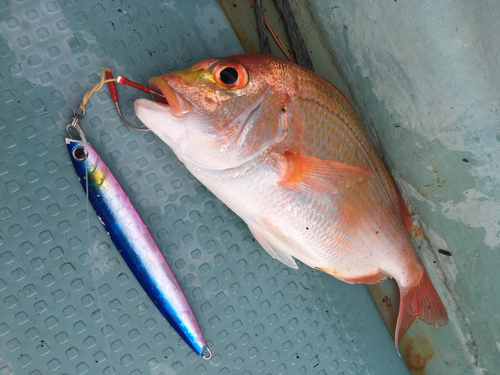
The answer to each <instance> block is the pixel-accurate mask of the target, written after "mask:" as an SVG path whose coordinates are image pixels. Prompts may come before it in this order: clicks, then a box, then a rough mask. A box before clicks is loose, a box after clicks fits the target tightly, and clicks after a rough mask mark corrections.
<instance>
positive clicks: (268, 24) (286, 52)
mask: <svg viewBox="0 0 500 375" xmlns="http://www.w3.org/2000/svg"><path fill="white" fill-rule="evenodd" d="M250 2H251V3H252V5H253V6H254V7H255V9H257V7H256V5H255V2H254V0H250ZM264 21H265V23H266V26H267V28H268V29H269V32H270V33H271V35H272V36H273V38H274V40H275V41H276V43H278V46H279V47H280V48H281V50H282V51H283V53H284V54H285V56H286V58H287V59H288V60H290V61H292V62H294V63H296V62H297V61H296V60H295V56H293V53H292V52H290V51H289V50H288V48H286V46H285V44H284V43H283V42H282V41H281V39H280V37H279V36H278V33H277V32H276V30H274V27H273V25H271V22H269V19H268V18H267V16H266V15H265V14H264ZM257 22H258V21H257ZM257 27H259V25H258V24H257ZM258 33H259V39H260V32H258ZM263 35H264V36H265V35H266V32H265V30H263ZM266 38H267V37H266ZM259 44H260V40H259Z"/></svg>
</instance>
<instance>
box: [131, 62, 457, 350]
mask: <svg viewBox="0 0 500 375" xmlns="http://www.w3.org/2000/svg"><path fill="white" fill-rule="evenodd" d="M149 85H150V86H151V87H152V88H153V89H154V90H156V91H158V92H160V91H161V93H162V94H163V95H164V96H165V99H166V101H158V102H155V101H151V100H147V99H138V100H136V101H135V103H134V109H135V112H136V115H137V117H138V118H139V119H140V120H141V121H142V122H143V123H144V124H145V125H146V126H147V127H148V128H149V129H151V130H152V131H153V132H154V133H155V134H156V135H157V136H158V137H159V138H160V139H162V140H163V141H164V142H165V143H166V144H167V145H168V146H169V147H170V148H171V149H172V150H173V152H174V153H175V154H176V155H177V157H178V158H179V159H180V160H181V161H182V162H183V163H184V165H185V166H186V168H187V169H188V170H189V171H190V172H191V173H192V174H193V175H194V176H195V177H196V178H197V179H198V180H199V181H200V182H201V183H203V184H204V185H205V186H206V187H207V188H208V189H209V190H211V191H212V192H213V193H214V194H215V195H216V196H217V197H218V198H219V199H220V200H221V201H222V202H224V203H225V204H226V205H227V206H228V207H229V208H230V209H231V210H233V211H234V212H235V213H236V214H237V215H239V216H240V217H241V218H242V219H243V220H244V221H245V222H246V224H247V225H248V227H249V229H250V231H251V232H252V234H253V236H254V237H255V239H256V240H257V241H258V242H259V243H260V244H261V245H262V247H263V248H264V249H265V250H266V251H267V252H268V253H269V254H270V255H271V257H273V258H275V259H278V260H280V261H281V262H283V263H284V264H286V265H288V266H290V267H292V268H297V264H296V262H295V259H298V260H299V261H301V262H303V263H304V264H306V265H308V266H310V267H312V268H315V269H318V270H321V271H324V272H326V273H328V274H330V275H332V276H334V277H336V278H337V279H339V280H342V281H344V282H347V283H352V284H357V283H363V284H373V283H378V282H380V281H382V280H385V279H387V278H390V277H392V278H394V279H395V280H396V282H397V284H398V287H399V291H400V297H401V298H400V304H399V313H398V319H397V323H396V327H395V338H394V341H395V345H396V348H398V346H399V342H400V341H401V339H402V337H403V335H404V334H405V333H406V331H407V330H408V329H409V327H410V325H411V324H412V323H413V321H414V320H415V318H416V317H419V318H420V319H421V320H423V321H424V322H426V323H427V324H430V325H435V326H444V325H446V324H447V322H448V314H447V311H446V307H445V306H444V304H443V302H442V301H441V299H440V297H439V295H438V293H437V292H436V290H435V288H434V286H433V284H432V281H431V279H430V277H429V275H428V273H427V271H426V269H425V267H424V265H423V263H422V261H421V260H420V258H419V256H418V255H417V253H416V251H415V249H414V247H413V245H412V242H411V237H410V236H411V231H412V219H411V216H410V214H409V211H408V208H407V206H406V203H405V201H404V199H403V197H402V195H401V193H400V191H399V190H398V187H397V185H396V183H395V181H394V180H393V178H392V177H391V175H390V173H389V171H388V169H387V168H386V166H385V165H384V163H383V161H382V159H381V157H380V155H379V154H378V153H377V151H376V149H375V147H374V146H373V143H372V142H371V140H370V138H369V137H368V134H367V132H366V130H365V128H364V126H363V124H362V122H361V120H360V119H359V117H358V116H357V114H356V111H355V109H354V108H353V106H352V105H351V104H350V103H349V101H348V100H347V97H346V96H345V95H344V94H343V93H342V92H341V91H340V90H339V89H337V88H336V87H335V86H334V85H332V84H331V83H330V82H328V81H327V80H326V79H323V78H322V77H320V76H318V75H316V74H315V73H313V72H311V71H309V70H306V69H304V68H302V67H300V66H298V65H296V64H294V63H292V62H288V61H286V60H282V59H280V58H277V57H273V56H270V55H266V54H254V55H236V56H230V57H226V58H212V59H206V60H203V61H200V62H198V63H196V64H195V65H193V66H192V67H190V68H188V69H185V70H182V71H177V72H172V73H169V74H165V75H161V76H158V77H153V78H151V79H150V80H149Z"/></svg>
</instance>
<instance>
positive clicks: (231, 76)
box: [219, 67, 238, 85]
mask: <svg viewBox="0 0 500 375" xmlns="http://www.w3.org/2000/svg"><path fill="white" fill-rule="evenodd" d="M219 74H220V80H221V81H222V82H224V83H225V84H226V85H232V84H233V83H235V82H236V81H237V80H238V72H237V71H236V69H234V68H230V67H229V68H224V69H222V70H221V71H220V73H219Z"/></svg>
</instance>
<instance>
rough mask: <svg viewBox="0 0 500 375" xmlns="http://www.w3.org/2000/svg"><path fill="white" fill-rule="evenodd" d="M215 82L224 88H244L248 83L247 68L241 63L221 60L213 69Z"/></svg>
mask: <svg viewBox="0 0 500 375" xmlns="http://www.w3.org/2000/svg"><path fill="white" fill-rule="evenodd" d="M212 74H213V77H214V80H215V82H216V83H217V84H218V85H219V86H221V87H222V88H224V89H232V90H237V89H242V88H243V87H245V86H246V85H247V84H248V73H247V70H246V69H245V68H244V67H243V66H242V65H240V64H237V63H232V62H228V61H224V62H221V63H219V64H217V65H216V66H215V68H214V69H213V71H212Z"/></svg>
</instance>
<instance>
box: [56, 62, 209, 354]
mask: <svg viewBox="0 0 500 375" xmlns="http://www.w3.org/2000/svg"><path fill="white" fill-rule="evenodd" d="M103 73H104V70H103ZM104 82H106V81H105V80H104V75H103V76H102V79H101V83H100V87H102V84H103V83H104ZM98 86H99V85H98ZM96 87H97V86H96ZM100 87H99V88H100ZM99 88H98V89H99ZM94 89H95V88H94ZM94 89H93V90H94ZM91 91H92V90H91ZM94 91H96V90H94ZM92 92H93V91H92ZM91 94H92V93H90V94H89V95H88V96H87V95H86V98H85V97H84V101H82V104H83V108H82V105H80V106H77V107H76V108H75V109H74V111H73V119H72V122H71V123H70V124H69V125H68V126H67V127H66V131H67V133H68V138H66V145H67V148H68V152H69V155H70V158H71V161H72V162H73V166H74V168H75V171H76V173H77V175H78V178H79V179H80V182H81V184H82V186H83V189H84V190H85V191H86V193H87V196H88V198H89V201H90V203H91V205H92V207H93V208H94V210H95V212H96V214H97V216H98V217H99V219H100V220H101V222H102V224H103V226H104V229H105V230H106V232H107V233H108V234H109V236H110V238H111V240H112V241H113V243H114V244H115V246H116V248H117V249H118V251H119V252H120V254H121V255H122V257H123V259H124V260H125V262H126V263H127V265H128V267H129V268H130V270H131V271H132V273H133V274H134V276H135V277H136V279H137V280H138V281H139V283H140V284H141V286H142V288H143V289H144V291H145V292H146V293H147V294H148V296H149V297H150V298H151V300H152V301H153V303H154V304H155V305H156V307H157V308H158V310H159V311H160V312H161V313H162V315H163V316H164V317H165V319H167V321H168V322H169V323H170V324H171V325H172V327H174V329H175V330H176V332H177V333H178V334H179V336H181V337H182V338H183V339H184V341H185V342H186V343H187V344H188V345H189V346H190V347H191V349H193V350H194V351H195V352H196V353H197V354H199V355H201V356H202V357H203V358H204V359H207V360H208V359H210V358H211V356H212V353H211V352H210V349H209V348H208V346H207V344H206V342H205V338H204V337H203V333H202V332H201V329H200V327H199V325H198V322H197V321H196V318H195V316H194V314H193V312H192V310H191V308H190V306H189V304H188V302H187V300H186V297H185V296H184V294H183V292H182V290H181V288H180V286H179V284H178V282H177V280H176V279H175V276H174V274H173V273H172V271H171V269H170V267H169V265H168V264H167V261H166V260H165V258H164V257H163V254H162V252H161V251H160V249H159V248H158V246H157V244H156V242H155V241H154V239H153V237H152V236H151V234H150V233H149V231H148V229H147V227H146V225H145V224H144V222H143V221H142V219H141V217H140V215H139V213H138V212H137V211H136V209H135V208H134V206H133V205H132V202H131V201H130V199H129V198H128V196H127V195H126V193H125V191H124V190H123V189H122V187H121V186H120V184H119V183H118V181H117V180H116V178H115V176H113V174H112V173H111V171H110V170H109V168H108V167H107V165H106V164H105V163H104V161H103V160H102V159H101V158H100V157H99V155H98V154H97V152H96V151H95V150H94V148H93V147H92V146H91V145H90V144H89V143H87V142H86V140H85V135H84V133H83V131H82V129H81V127H80V120H81V119H82V118H84V117H85V103H86V101H87V100H88V98H89V97H90V95H91ZM113 95H114V96H115V97H116V101H115V103H118V97H117V93H116V87H115V93H114V94H112V96H113ZM117 107H118V105H117ZM78 109H81V110H82V113H81V114H80V113H78ZM119 112H120V113H121V111H119ZM72 129H74V130H75V131H76V133H77V134H78V137H79V138H80V139H76V138H74V137H73V136H72V134H71V130H72ZM206 353H208V354H206Z"/></svg>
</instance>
